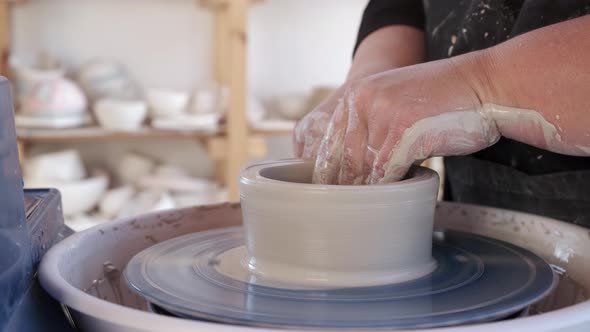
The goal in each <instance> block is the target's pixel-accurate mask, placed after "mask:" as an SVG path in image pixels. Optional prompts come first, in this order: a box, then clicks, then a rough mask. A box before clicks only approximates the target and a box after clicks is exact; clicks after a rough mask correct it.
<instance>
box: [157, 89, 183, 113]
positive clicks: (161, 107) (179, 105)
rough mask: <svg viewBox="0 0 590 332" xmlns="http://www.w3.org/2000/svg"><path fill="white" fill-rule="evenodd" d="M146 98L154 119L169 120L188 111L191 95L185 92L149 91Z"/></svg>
mask: <svg viewBox="0 0 590 332" xmlns="http://www.w3.org/2000/svg"><path fill="white" fill-rule="evenodd" d="M146 98H147V102H148V105H149V107H150V115H151V116H152V117H153V118H167V117H173V116H178V115H181V114H183V113H184V112H185V111H186V107H187V103H188V100H189V95H188V93H186V92H183V91H176V90H169V89H149V90H148V91H147V93H146Z"/></svg>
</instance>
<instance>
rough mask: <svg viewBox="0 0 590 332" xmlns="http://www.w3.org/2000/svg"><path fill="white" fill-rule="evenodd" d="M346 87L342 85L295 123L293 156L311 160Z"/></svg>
mask: <svg viewBox="0 0 590 332" xmlns="http://www.w3.org/2000/svg"><path fill="white" fill-rule="evenodd" d="M347 88H348V85H343V86H341V87H340V88H338V89H337V90H335V91H334V92H332V94H330V95H329V96H328V98H326V99H325V100H324V101H322V103H320V104H319V105H318V106H317V107H316V108H314V109H313V110H312V111H311V112H309V113H308V114H307V115H306V116H305V117H303V118H302V119H301V120H299V122H298V123H297V126H296V127H295V132H294V134H293V149H294V153H295V156H298V157H302V158H307V159H313V158H315V157H316V152H317V150H318V148H319V145H320V143H321V141H322V137H323V136H324V134H325V133H326V128H327V126H328V123H329V122H330V119H331V118H332V114H333V113H334V111H335V110H336V106H337V105H338V102H339V100H341V99H342V97H343V96H344V92H345V91H346V90H347Z"/></svg>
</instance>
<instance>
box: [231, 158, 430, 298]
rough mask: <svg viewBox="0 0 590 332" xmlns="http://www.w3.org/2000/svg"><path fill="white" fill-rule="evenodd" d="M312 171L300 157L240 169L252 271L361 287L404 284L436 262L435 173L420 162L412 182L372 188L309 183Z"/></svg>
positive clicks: (292, 280)
mask: <svg viewBox="0 0 590 332" xmlns="http://www.w3.org/2000/svg"><path fill="white" fill-rule="evenodd" d="M312 172H313V163H312V162H310V161H303V160H296V159H293V160H283V161H276V162H267V163H261V164H255V165H253V166H250V167H247V168H246V169H245V170H244V171H243V172H242V174H241V176H240V198H241V202H242V209H243V213H244V226H245V232H246V247H247V249H248V255H249V257H248V258H247V267H248V269H249V270H250V271H251V272H252V273H254V274H256V275H258V276H259V277H261V278H265V279H268V280H272V281H277V282H280V283H285V284H290V285H302V286H320V287H355V286H369V285H379V284H388V283H395V282H401V281H406V280H409V279H414V278H417V277H420V276H423V275H425V274H427V273H430V272H431V271H432V270H433V269H434V268H435V267H436V263H435V262H434V260H433V259H432V256H431V254H432V240H431V239H432V231H433V218H434V206H435V204H436V196H437V192H438V183H439V180H438V175H437V174H436V172H434V171H432V170H430V169H427V168H422V167H418V168H415V169H413V170H412V171H411V172H410V175H409V177H408V179H406V180H403V181H399V182H396V183H391V184H384V185H370V186H369V185H366V186H343V185H320V184H311V183H310V182H311V176H312ZM401 230H403V231H401ZM368 243H370V244H371V245H367V244H368Z"/></svg>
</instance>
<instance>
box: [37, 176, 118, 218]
mask: <svg viewBox="0 0 590 332" xmlns="http://www.w3.org/2000/svg"><path fill="white" fill-rule="evenodd" d="M108 184H109V179H108V177H107V176H106V175H104V174H102V175H96V176H92V177H90V178H87V179H82V180H75V181H67V182H66V181H64V182H60V181H50V180H42V179H34V178H27V179H25V187H27V188H57V189H58V190H59V192H60V193H61V200H62V204H63V213H64V215H66V216H72V215H76V214H80V213H84V212H88V211H90V210H92V209H93V208H94V207H96V205H97V204H98V202H99V201H100V199H101V197H102V195H103V194H104V193H105V192H106V189H107V187H108Z"/></svg>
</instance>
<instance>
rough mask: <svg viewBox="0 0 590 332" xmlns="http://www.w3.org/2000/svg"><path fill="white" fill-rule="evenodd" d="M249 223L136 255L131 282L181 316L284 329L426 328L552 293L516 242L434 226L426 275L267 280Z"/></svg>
mask: <svg viewBox="0 0 590 332" xmlns="http://www.w3.org/2000/svg"><path fill="white" fill-rule="evenodd" d="M243 245H244V239H243V230H242V229H241V228H224V229H217V230H212V231H206V232H200V233H194V234H189V235H186V236H182V237H178V238H175V239H172V240H168V241H165V242H162V243H159V244H156V245H154V246H152V247H150V248H148V249H146V250H144V251H142V252H141V253H139V254H137V255H136V256H135V257H134V258H133V259H132V260H131V261H130V262H129V264H128V265H127V268H126V269H125V278H126V280H127V282H128V283H129V285H130V286H131V288H132V289H134V290H135V291H137V292H138V293H139V294H141V295H143V296H144V297H145V298H146V299H147V300H148V301H150V302H152V303H153V304H155V305H157V306H158V307H160V308H162V309H164V310H165V311H167V312H170V313H172V314H174V315H176V316H180V317H185V318H190V319H204V320H210V321H218V322H224V323H231V324H240V325H250V326H268V327H282V328H344V327H347V328H363V329H367V328H369V329H370V328H375V329H383V328H394V329H396V328H427V327H437V326H449V325H458V324H467V323H475V322H483V321H490V320H497V319H501V318H504V317H507V316H510V315H512V314H515V313H517V312H519V311H521V310H523V309H524V308H526V307H528V306H529V305H530V304H532V303H534V302H536V301H538V300H540V299H541V298H542V297H544V296H546V295H547V294H548V293H549V292H550V291H551V290H552V289H553V287H554V285H555V277H554V274H553V271H552V269H551V267H550V266H549V265H548V264H547V263H546V262H545V261H544V260H542V259H541V258H540V257H538V256H536V255H535V254H533V253H531V252H529V251H526V250H524V249H521V248H519V247H516V246H514V245H511V244H508V243H505V242H501V241H498V240H493V239H490V238H485V237H481V236H477V235H472V234H467V233H460V232H454V231H444V232H436V233H435V237H434V244H433V256H434V258H435V259H436V261H437V264H438V266H437V268H436V269H435V270H434V272H432V273H431V274H430V275H428V276H425V277H422V278H419V279H416V280H412V281H408V282H403V283H398V284H393V285H384V286H374V287H359V288H341V289H302V288H297V287H292V286H289V285H277V284H269V283H265V282H264V281H263V280H260V279H256V278H255V277H254V276H251V275H249V273H248V272H247V269H246V268H245V267H244V266H243V261H244V255H245V250H244V248H243Z"/></svg>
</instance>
